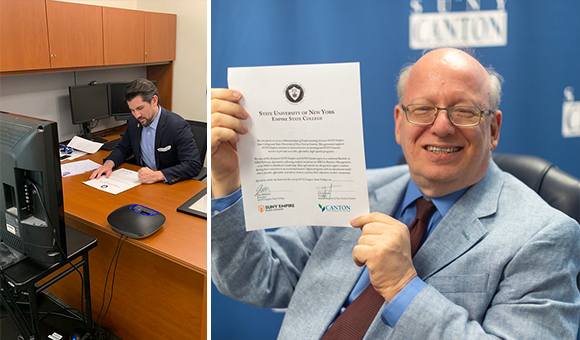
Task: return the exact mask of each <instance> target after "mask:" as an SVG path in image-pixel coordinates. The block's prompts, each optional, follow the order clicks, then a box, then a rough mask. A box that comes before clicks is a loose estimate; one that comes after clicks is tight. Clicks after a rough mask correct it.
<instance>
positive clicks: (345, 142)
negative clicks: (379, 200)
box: [228, 63, 369, 230]
mask: <svg viewBox="0 0 580 340" xmlns="http://www.w3.org/2000/svg"><path fill="white" fill-rule="evenodd" d="M228 85H229V87H230V88H231V89H235V90H237V91H240V92H241V93H242V99H241V101H240V104H241V105H242V106H243V107H244V108H245V109H246V111H247V112H248V113H249V114H250V118H248V119H247V120H246V121H244V124H246V126H247V127H248V129H249V133H248V134H246V135H243V136H241V139H240V142H239V143H238V146H237V149H238V157H239V162H240V175H241V181H242V191H243V193H244V195H243V200H244V214H245V218H246V229H247V230H256V229H265V228H271V227H283V226H291V225H319V226H343V227H350V224H349V221H350V220H351V219H353V218H355V217H357V216H360V215H363V214H366V213H368V211H369V203H368V190H367V182H366V170H365V158H364V145H363V131H362V113H361V97H360V74H359V64H358V63H347V64H320V65H299V66H274V67H249V68H230V69H228Z"/></svg>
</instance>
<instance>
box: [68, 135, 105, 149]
mask: <svg viewBox="0 0 580 340" xmlns="http://www.w3.org/2000/svg"><path fill="white" fill-rule="evenodd" d="M68 146H70V147H71V148H73V149H75V150H80V151H83V152H86V153H95V152H97V151H99V149H100V148H101V146H103V143H97V142H93V141H90V140H88V139H84V138H82V137H79V136H74V137H73V139H71V141H70V142H68Z"/></svg>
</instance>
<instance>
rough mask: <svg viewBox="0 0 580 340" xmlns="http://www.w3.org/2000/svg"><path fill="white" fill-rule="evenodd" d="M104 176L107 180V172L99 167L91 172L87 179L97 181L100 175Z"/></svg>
mask: <svg viewBox="0 0 580 340" xmlns="http://www.w3.org/2000/svg"><path fill="white" fill-rule="evenodd" d="M103 174H105V176H106V177H107V178H109V176H110V174H109V173H108V172H107V169H106V168H104V167H103V166H100V167H99V168H98V169H97V170H95V171H93V173H92V174H91V176H90V177H89V179H99V178H101V175H103Z"/></svg>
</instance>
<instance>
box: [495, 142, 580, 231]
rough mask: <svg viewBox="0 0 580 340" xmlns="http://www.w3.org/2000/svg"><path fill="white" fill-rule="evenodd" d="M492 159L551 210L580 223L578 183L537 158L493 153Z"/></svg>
mask: <svg viewBox="0 0 580 340" xmlns="http://www.w3.org/2000/svg"><path fill="white" fill-rule="evenodd" d="M492 158H493V160H494V161H495V163H496V164H497V165H498V166H499V167H500V169H502V170H503V171H506V172H509V173H510V174H512V175H514V176H515V177H517V178H518V179H519V180H520V181H522V182H524V183H525V184H526V185H527V186H529V187H530V188H532V189H534V191H536V192H537V193H538V194H539V195H540V196H541V197H542V198H543V199H544V200H545V201H546V202H548V204H550V205H551V206H552V207H554V208H556V209H558V210H560V211H562V212H564V213H566V214H567V215H568V216H570V217H572V218H573V219H575V220H576V221H578V222H579V223H580V179H578V178H576V177H574V176H572V175H570V174H568V173H566V172H565V171H563V170H562V169H560V168H558V167H557V166H556V165H554V164H553V163H552V162H549V161H547V160H545V159H542V158H540V157H536V156H529V155H518V154H503V153H496V152H494V153H493V154H492Z"/></svg>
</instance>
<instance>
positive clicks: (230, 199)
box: [211, 188, 242, 215]
mask: <svg viewBox="0 0 580 340" xmlns="http://www.w3.org/2000/svg"><path fill="white" fill-rule="evenodd" d="M240 198H242V189H241V188H240V189H238V190H236V191H234V192H233V193H232V194H229V195H228V196H224V197H220V198H212V199H211V211H212V215H217V214H219V213H221V212H222V211H224V210H226V209H227V208H229V207H231V206H232V205H234V203H236V202H237V201H238V200H239V199H240Z"/></svg>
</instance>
